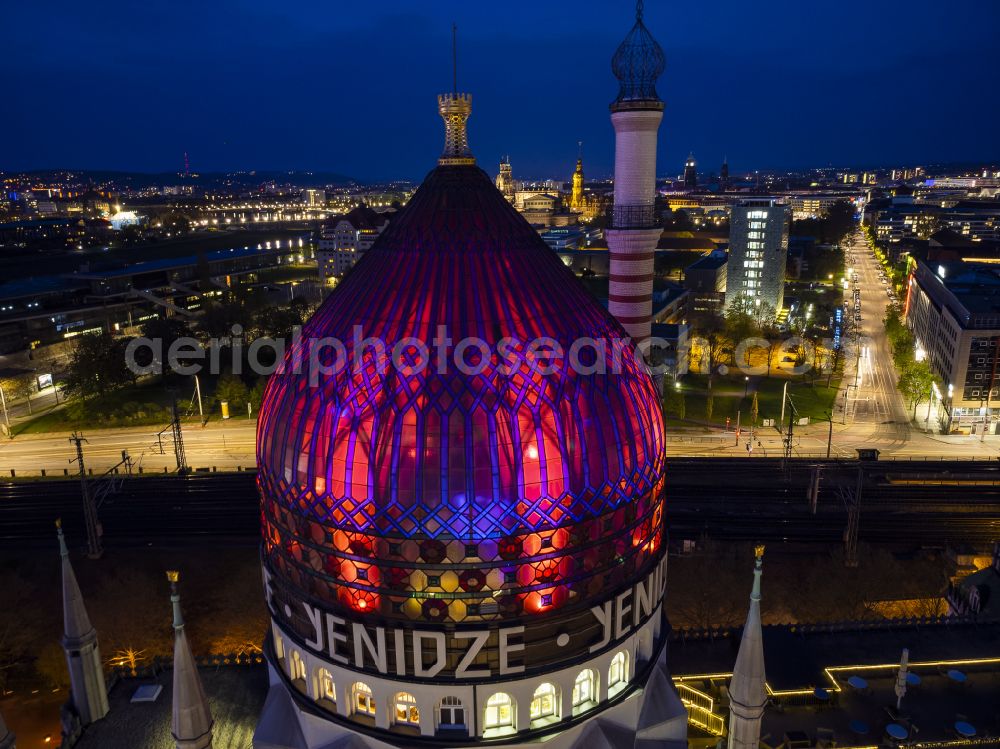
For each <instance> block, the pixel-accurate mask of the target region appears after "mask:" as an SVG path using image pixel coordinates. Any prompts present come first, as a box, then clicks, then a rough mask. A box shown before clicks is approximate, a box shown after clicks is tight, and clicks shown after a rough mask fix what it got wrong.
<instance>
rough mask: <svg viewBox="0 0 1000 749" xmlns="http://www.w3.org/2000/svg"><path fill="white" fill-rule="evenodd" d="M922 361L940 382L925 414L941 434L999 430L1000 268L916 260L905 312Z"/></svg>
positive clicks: (919, 415)
mask: <svg viewBox="0 0 1000 749" xmlns="http://www.w3.org/2000/svg"><path fill="white" fill-rule="evenodd" d="M904 317H905V321H906V324H907V326H909V328H910V330H912V331H913V337H914V338H915V339H916V346H917V359H918V360H922V359H926V360H927V361H929V362H930V365H931V368H932V369H933V370H934V373H935V374H936V375H937V376H938V378H939V379H940V381H941V382H942V383H943V387H942V388H940V389H939V390H938V391H937V392H935V393H934V397H933V398H932V399H931V402H930V403H929V405H928V406H927V411H926V413H925V412H924V411H923V408H921V412H920V413H918V414H917V416H918V418H920V417H923V418H924V419H925V420H926V421H927V422H928V423H929V425H930V426H940V428H941V429H943V430H944V431H945V432H960V433H964V434H979V433H981V432H982V430H983V429H984V428H985V429H986V430H987V431H988V432H989V433H990V434H994V433H996V431H997V428H996V425H997V421H998V419H1000V377H998V373H1000V370H998V357H997V347H998V344H1000V266H998V265H995V264H985V263H965V262H944V263H930V262H925V261H919V262H918V263H917V266H916V269H915V270H914V272H913V274H912V275H911V276H910V281H909V290H908V293H907V300H906V307H905V313H904Z"/></svg>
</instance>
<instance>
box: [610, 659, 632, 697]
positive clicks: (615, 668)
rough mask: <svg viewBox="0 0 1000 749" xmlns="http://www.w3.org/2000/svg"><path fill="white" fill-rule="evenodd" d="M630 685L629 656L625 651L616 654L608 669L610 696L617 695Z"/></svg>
mask: <svg viewBox="0 0 1000 749" xmlns="http://www.w3.org/2000/svg"><path fill="white" fill-rule="evenodd" d="M627 683H628V654H627V653H625V652H624V651H621V652H618V653H615V657H614V658H612V659H611V666H610V668H608V694H609V695H611V694H617V693H618V692H620V691H621V690H622V689H624V688H625V685H626V684H627Z"/></svg>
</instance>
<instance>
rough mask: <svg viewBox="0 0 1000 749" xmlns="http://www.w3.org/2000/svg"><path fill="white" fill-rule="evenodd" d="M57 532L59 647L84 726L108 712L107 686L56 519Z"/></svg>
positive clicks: (71, 701) (71, 702) (93, 637)
mask: <svg viewBox="0 0 1000 749" xmlns="http://www.w3.org/2000/svg"><path fill="white" fill-rule="evenodd" d="M56 532H57V533H58V535H59V554H60V555H61V556H62V596H63V639H62V646H63V650H65V651H66V666H67V667H68V669H69V681H70V704H71V705H72V708H73V710H74V711H75V713H76V716H75V717H77V718H79V721H80V723H79V725H80V726H87V725H90V724H91V723H93V722H94V721H96V720H100V719H101V718H103V717H104V716H105V715H107V714H108V687H107V683H106V682H105V680H104V669H103V668H102V667H101V651H100V648H99V647H98V645H97V631H96V630H95V629H94V627H93V626H92V625H91V623H90V617H89V616H87V609H86V607H85V606H84V605H83V595H81V593H80V586H79V585H78V584H77V582H76V575H75V574H74V573H73V565H72V564H70V561H69V550H68V549H67V548H66V538H65V537H64V536H63V532H62V523H61V522H59V521H56Z"/></svg>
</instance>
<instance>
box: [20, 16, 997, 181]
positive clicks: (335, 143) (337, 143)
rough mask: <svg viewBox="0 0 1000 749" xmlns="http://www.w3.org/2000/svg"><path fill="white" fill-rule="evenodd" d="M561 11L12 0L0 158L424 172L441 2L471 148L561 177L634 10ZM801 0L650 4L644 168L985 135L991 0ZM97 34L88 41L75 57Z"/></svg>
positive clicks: (913, 156)
mask: <svg viewBox="0 0 1000 749" xmlns="http://www.w3.org/2000/svg"><path fill="white" fill-rule="evenodd" d="M573 10H575V11H576V12H575V13H573V14H572V16H569V15H568V14H567V8H566V7H564V6H561V7H553V8H534V7H530V8H529V7H528V6H527V5H525V4H517V5H515V6H513V8H510V9H508V8H507V7H506V6H505V8H504V10H503V11H500V10H496V9H491V8H479V7H476V8H465V7H462V6H460V5H459V4H455V3H443V4H437V5H435V6H433V7H432V8H421V9H419V10H414V9H412V8H407V7H406V6H404V5H402V4H399V3H389V4H383V5H382V6H380V7H379V8H377V9H375V10H374V12H373V9H371V8H363V9H360V8H359V9H354V8H347V9H343V8H339V9H337V10H336V11H333V10H330V9H328V8H324V7H322V6H312V7H304V8H302V9H301V12H300V13H298V14H295V15H288V14H285V15H279V14H276V13H273V12H271V11H270V10H269V9H268V8H267V6H264V5H259V4H251V5H250V6H248V7H247V8H245V9H241V11H240V13H236V11H235V9H234V8H225V7H223V8H214V9H211V10H206V9H199V10H198V11H197V15H193V16H192V15H187V14H176V15H174V14H163V13H159V12H158V11H157V10H156V9H155V8H154V9H136V10H134V11H133V12H131V13H130V14H129V15H128V16H121V17H115V19H114V21H113V22H111V23H109V22H108V21H107V20H106V18H107V16H106V15H103V14H100V13H98V14H95V15H94V16H93V18H91V17H89V16H84V15H82V14H80V15H78V11H77V10H76V9H74V8H73V7H72V6H66V7H65V8H63V9H61V10H58V9H57V13H56V14H55V15H52V16H50V17H49V18H50V19H51V18H55V19H57V20H55V21H52V20H47V21H43V19H42V18H41V17H40V16H38V14H37V13H38V12H37V11H36V10H34V9H32V8H30V7H26V6H25V7H18V8H14V9H12V10H11V13H12V19H11V20H12V23H10V24H9V25H7V29H8V30H9V31H8V34H10V32H11V31H15V32H16V29H18V28H23V27H25V26H27V25H38V24H39V23H45V25H46V27H47V28H48V29H49V30H50V33H49V34H47V35H46V36H45V37H42V38H39V39H35V40H32V43H31V44H30V45H29V44H27V42H26V41H25V40H24V39H16V38H10V39H6V40H5V46H6V47H7V49H8V50H9V55H10V57H11V59H13V60H14V62H13V68H14V70H15V71H16V72H19V74H18V75H15V76H13V77H12V79H11V86H10V90H9V92H8V97H9V98H11V99H12V100H14V101H16V102H18V103H19V106H17V107H15V108H13V109H12V111H11V113H10V114H9V116H8V117H7V118H6V120H5V122H4V124H3V125H2V126H0V130H2V131H3V132H5V135H6V138H5V140H7V142H16V143H18V144H19V148H18V149H17V152H16V153H8V155H7V158H6V159H5V160H4V162H5V163H4V167H5V169H10V170H16V169H43V168H73V169H115V170H124V171H143V172H160V171H179V170H180V169H181V168H182V165H183V158H184V153H185V152H186V153H188V154H189V157H190V162H191V168H192V170H194V171H201V172H208V171H231V170H240V169H259V170H268V169H281V170H285V169H289V170H316V171H334V172H338V173H341V174H345V175H348V176H351V177H353V178H356V179H358V180H362V181H372V180H384V179H391V178H406V179H419V178H420V177H421V176H422V175H423V174H424V173H425V172H426V171H427V170H428V169H429V168H430V166H431V164H430V163H427V160H426V158H424V154H426V153H428V152H433V149H434V148H435V147H436V146H437V145H438V143H437V141H438V140H439V137H440V136H439V133H437V132H436V129H435V127H436V123H435V118H434V116H433V111H434V110H433V95H434V94H435V93H436V92H438V91H441V90H446V89H448V88H450V84H451V59H450V58H451V55H450V39H449V36H450V34H449V32H450V27H451V23H452V21H454V22H455V23H457V24H458V26H459V75H458V77H459V86H460V87H461V88H464V89H466V90H469V91H471V92H472V93H473V96H474V98H475V102H476V116H474V117H473V119H472V120H471V121H470V138H471V141H472V144H473V146H474V150H475V152H476V154H477V157H478V158H479V162H480V164H481V165H484V166H487V167H491V166H492V165H493V164H494V163H495V162H496V161H497V160H498V159H499V157H500V155H502V154H510V156H511V160H512V162H513V166H514V170H515V174H516V173H517V172H518V165H519V164H521V165H524V167H525V169H524V170H522V171H523V173H525V176H536V175H543V174H548V175H559V174H562V173H563V172H565V173H566V175H567V177H568V175H569V174H570V173H571V172H572V168H573V164H574V162H575V159H576V155H577V141H580V140H582V141H583V142H584V160H585V164H586V166H587V173H588V176H591V175H592V176H594V177H600V176H606V175H610V172H611V160H612V131H611V128H610V127H609V125H608V123H607V120H606V119H605V116H604V114H605V112H606V111H607V110H606V107H607V105H608V103H609V102H610V101H611V99H612V98H613V96H614V90H615V84H614V78H613V76H612V75H611V72H610V70H609V69H608V65H607V58H606V50H608V49H613V48H614V45H615V44H616V43H617V39H618V37H619V36H620V35H621V34H622V33H624V31H626V30H627V28H626V26H627V24H624V23H623V22H622V20H623V19H622V17H621V12H620V11H621V8H620V7H614V6H612V4H610V3H598V2H584V3H578V4H576V5H574V6H573ZM810 11H811V12H812V13H814V15H813V16H812V17H810V16H807V15H806V12H805V10H804V9H799V8H798V7H797V6H795V5H793V4H789V3H777V4H770V5H768V6H766V7H754V8H752V9H751V8H743V7H741V6H737V5H728V4H727V5H726V6H725V7H723V8H720V12H719V13H715V14H712V15H711V16H709V15H708V14H705V13H703V12H698V11H697V10H694V9H687V8H673V7H670V6H668V5H667V4H665V3H660V2H650V3H647V7H646V20H647V24H648V26H649V27H650V29H651V31H652V32H653V33H654V34H656V35H657V37H658V38H659V39H660V41H661V44H662V45H663V47H664V51H665V54H666V61H667V76H666V77H665V79H664V82H663V84H662V89H663V90H662V92H661V95H662V97H663V99H664V101H665V102H666V111H665V115H664V139H663V140H664V143H663V147H662V148H661V149H660V154H659V158H658V162H657V173H658V174H675V173H680V171H681V170H682V168H683V162H684V157H685V156H686V155H687V153H688V152H690V151H693V152H694V154H695V157H696V159H697V161H698V164H699V169H700V170H701V171H703V172H705V173H709V172H713V171H717V170H718V167H719V166H720V165H721V162H722V158H723V156H728V159H729V163H730V167H731V169H732V170H733V172H734V173H739V172H741V171H748V170H752V169H793V168H806V167H818V166H823V165H826V164H828V163H829V164H838V165H839V164H869V163H871V164H874V163H889V162H894V163H913V164H916V163H926V162H934V161H937V162H971V163H975V162H977V161H978V160H980V159H987V160H989V159H991V158H994V157H995V156H996V154H995V153H993V152H992V149H993V147H992V144H991V139H990V135H991V133H990V129H989V126H988V123H990V122H992V121H994V120H995V118H996V115H997V114H998V109H1000V105H997V104H996V103H995V102H992V101H990V100H989V97H985V96H979V95H977V94H976V92H977V91H988V90H992V89H993V88H995V85H996V83H997V82H998V81H1000V74H998V73H997V71H996V69H995V66H991V65H989V64H988V63H989V61H988V57H987V56H988V45H987V42H988V36H987V34H988V33H989V32H988V30H989V29H990V28H993V27H994V26H995V24H994V23H992V22H990V21H989V16H995V14H996V10H994V9H981V8H976V7H974V6H973V5H972V4H971V3H958V4H953V5H951V6H949V7H948V8H947V9H941V8H938V7H937V6H935V5H934V4H931V3H927V2H921V3H911V4H909V5H907V6H906V8H905V12H904V10H903V9H900V8H898V7H897V8H884V7H878V8H875V9H871V10H868V11H867V15H866V16H865V19H864V21H862V20H860V19H858V18H856V17H854V16H851V15H849V14H847V13H845V12H844V11H843V10H840V9H819V10H818V11H817V10H815V9H810ZM93 19H99V20H96V21H95V20H93ZM720 19H722V20H723V21H724V23H720ZM497 29H502V31H501V32H499V33H495V32H496V30H497ZM931 33H933V34H934V36H933V45H934V46H933V47H932V52H931V53H928V51H927V41H926V40H927V38H928V37H929V35H930V34H931ZM213 40H214V41H213ZM748 40H752V41H750V42H748ZM748 46H749V48H750V49H748ZM92 48H100V49H101V50H102V55H101V57H100V58H99V59H98V60H96V61H93V62H92V63H91V64H89V65H80V64H79V60H80V59H85V58H86V57H87V56H88V55H90V54H91V52H90V51H89V50H90V49H92ZM373 51H374V53H375V54H373ZM417 62H419V64H415V63H417ZM754 81H758V82H760V83H761V85H759V86H758V85H755V84H754V83H753V82H754ZM765 83H766V85H764V84H765ZM692 84H693V85H692ZM934 90H947V91H948V92H949V100H950V101H952V102H961V103H962V106H963V108H964V116H963V117H962V129H963V137H962V138H961V139H957V138H954V137H953V135H954V129H955V124H954V123H955V120H954V119H953V118H944V117H938V116H932V114H933V113H931V114H928V112H927V111H926V109H927V108H929V107H931V106H933V102H932V100H931V99H930V98H929V95H928V92H931V91H934ZM151 93H155V95H151ZM362 102H363V103H362ZM424 110H426V114H427V116H421V112H422V111H424ZM68 111H72V112H74V113H75V116H74V118H73V122H72V126H70V127H68V126H67V122H66V118H65V113H66V112H68ZM373 112H377V115H378V116H372V113H373ZM745 112H752V113H753V114H754V116H753V117H752V118H747V117H745V116H744V114H741V113H745ZM261 113H266V114H264V115H263V116H262V114H261ZM128 123H131V124H128ZM806 124H807V126H805V127H804V125H806ZM289 128H292V129H293V130H294V131H295V132H296V137H295V138H288V137H287V133H288V132H289ZM359 144H360V146H361V147H358V146H359ZM428 149H431V150H430V151H429V150H428Z"/></svg>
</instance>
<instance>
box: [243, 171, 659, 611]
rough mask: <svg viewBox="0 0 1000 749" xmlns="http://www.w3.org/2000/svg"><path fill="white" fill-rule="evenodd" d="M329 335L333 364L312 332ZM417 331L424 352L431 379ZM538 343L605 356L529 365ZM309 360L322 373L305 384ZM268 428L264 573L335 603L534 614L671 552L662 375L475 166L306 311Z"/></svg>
mask: <svg viewBox="0 0 1000 749" xmlns="http://www.w3.org/2000/svg"><path fill="white" fill-rule="evenodd" d="M441 326H443V328H442V327H441ZM442 333H443V334H444V335H446V336H447V337H448V338H450V339H451V341H452V343H451V345H450V348H449V349H448V357H447V360H446V361H445V366H442V365H441V359H442V357H439V356H438V355H437V352H438V349H437V348H436V346H435V343H434V339H435V337H436V336H439V335H441V334H442ZM467 337H473V338H476V339H480V340H481V341H483V342H484V343H485V344H486V347H487V349H484V350H481V349H480V348H479V347H477V346H475V345H468V346H466V347H465V348H466V352H465V356H464V361H465V362H466V365H467V366H466V372H464V373H463V372H461V371H459V368H458V367H457V366H456V365H455V364H454V361H453V357H454V352H455V350H456V347H457V346H458V344H459V342H460V341H462V339H465V338H467ZM330 338H334V339H338V340H339V341H341V342H342V343H343V346H344V351H342V352H340V355H341V356H342V358H341V359H340V361H341V362H346V365H345V366H344V367H342V368H340V369H339V371H334V370H336V369H337V367H336V365H335V357H336V356H337V355H338V353H337V351H336V349H335V347H333V346H331V345H330V344H329V342H328V341H327V342H326V343H324V342H320V341H318V339H330ZM362 338H376V339H380V340H381V341H384V342H385V344H386V347H387V351H388V353H391V352H392V350H393V347H394V346H396V345H397V344H398V343H399V342H401V341H403V342H404V344H402V345H403V346H405V348H404V349H400V350H401V351H403V352H404V356H403V359H404V360H405V361H406V362H407V363H408V364H409V365H410V367H411V368H410V369H407V368H406V367H403V368H397V367H396V366H393V364H392V363H388V365H387V366H385V367H383V368H382V370H381V372H380V371H379V370H380V368H379V366H378V362H377V360H378V356H377V353H376V350H375V348H374V347H373V346H371V345H369V346H367V347H365V348H364V350H363V351H364V352H363V354H361V355H359V356H356V352H357V351H358V350H360V348H361V347H360V346H359V345H358V342H359V341H360V339H362ZM408 338H412V339H417V340H419V341H423V342H426V345H427V347H428V348H429V357H430V361H429V364H428V366H427V367H426V368H423V369H422V371H418V370H420V367H418V366H417V364H418V363H419V362H422V361H426V359H424V358H422V357H421V356H420V355H419V353H418V351H419V349H418V347H417V346H416V345H408V346H407V345H406V343H405V339H408ZM539 338H548V339H552V340H554V341H555V342H558V343H559V345H560V346H561V347H562V349H563V351H564V352H569V350H570V348H571V346H572V345H573V343H574V341H577V340H578V339H595V340H597V341H599V342H600V341H603V342H605V351H604V352H603V354H601V353H600V352H599V349H598V348H597V347H595V346H592V345H589V344H587V345H584V346H582V347H581V348H579V349H578V350H579V360H580V361H579V362H576V363H577V364H578V366H576V367H574V366H573V362H572V361H571V359H572V357H570V356H569V355H566V356H563V357H561V358H555V357H552V358H546V357H544V356H542V357H536V358H535V359H534V366H533V364H532V358H531V352H530V351H529V343H530V342H532V341H534V340H535V339H539ZM502 339H507V341H508V342H507V343H506V345H505V344H504V343H503V342H502ZM614 342H618V343H617V344H616V343H614ZM409 343H411V344H412V343H413V341H410V342H409ZM321 349H322V351H321ZM344 354H346V356H343V355H344ZM311 358H314V359H317V360H318V361H320V362H321V363H322V364H323V365H324V366H325V367H326V371H327V372H329V373H328V374H320V375H318V376H315V375H313V376H312V378H311V376H310V365H309V361H310V359H311ZM359 362H360V365H359ZM616 366H617V367H618V368H619V371H620V372H621V374H615V373H614V371H615V367H616ZM602 368H603V369H605V370H606V373H605V374H601V373H599V371H600V370H601V369H602ZM550 369H551V371H549V370H550ZM313 370H314V371H315V368H313ZM595 370H596V371H595ZM589 372H593V373H589ZM311 379H313V380H315V383H314V384H312V383H311V382H310V380H311ZM258 431H259V433H258V466H259V485H260V491H261V497H262V511H263V524H264V550H263V552H264V562H265V565H266V566H267V567H268V568H269V569H270V571H271V574H273V575H275V576H277V577H280V578H281V579H282V580H283V581H284V582H285V583H287V584H290V585H292V586H294V588H296V589H297V590H298V593H299V594H301V595H303V596H306V597H308V598H310V599H312V600H318V601H321V602H323V603H324V604H325V605H327V606H329V604H334V605H336V606H347V607H350V608H351V609H353V610H355V611H359V610H362V611H366V612H373V613H374V612H379V613H381V614H383V615H385V616H389V617H402V618H408V619H423V620H438V621H462V620H466V619H470V618H471V619H476V618H480V619H495V618H498V617H504V616H507V615H511V614H515V615H516V614H520V613H521V612H523V611H529V612H544V611H546V610H549V609H556V608H560V607H564V606H569V605H572V604H573V603H574V602H577V603H581V604H582V603H583V602H584V600H585V599H586V597H588V596H589V595H590V594H593V593H599V592H601V591H602V590H606V589H607V587H608V586H613V585H617V584H623V583H625V582H627V581H628V580H630V579H631V578H633V577H635V576H636V575H638V574H639V573H640V572H641V570H644V569H647V568H648V567H649V566H651V565H652V564H653V563H654V562H655V559H654V558H659V556H660V554H661V553H662V550H661V549H660V546H661V534H662V530H661V525H662V523H661V519H662V518H661V515H662V485H663V482H662V477H663V469H664V434H663V423H662V416H661V412H660V405H659V399H658V397H657V392H656V389H655V387H654V384H653V382H652V380H651V378H650V377H649V375H648V374H647V372H646V371H645V368H644V367H643V365H642V364H641V363H640V361H639V359H638V358H637V354H636V352H635V349H634V348H633V346H632V344H631V343H630V342H628V340H627V338H626V335H625V333H624V331H623V330H622V329H621V327H620V326H619V324H618V323H617V322H616V321H615V320H614V319H613V318H612V317H611V316H610V315H609V314H608V312H607V311H606V310H605V309H604V308H603V307H602V306H601V305H600V304H598V303H597V302H596V301H595V300H594V299H593V298H592V297H591V296H590V295H589V294H588V292H587V291H586V290H585V289H584V288H583V287H582V285H581V284H580V282H579V281H578V280H577V279H576V278H575V277H574V275H573V274H572V273H571V272H570V271H569V270H568V269H567V268H566V267H565V266H564V264H563V263H562V262H561V260H560V259H559V257H558V255H556V253H555V252H553V251H552V250H551V249H549V247H548V246H546V244H545V243H544V242H543V241H542V240H541V239H540V238H539V236H538V233H537V232H536V231H535V230H534V229H533V228H532V227H531V226H530V225H529V224H528V223H527V222H526V221H525V220H524V219H523V218H522V217H521V215H520V214H519V213H518V212H517V211H516V210H515V209H514V208H513V207H512V206H511V205H510V203H508V202H507V200H506V199H505V198H504V197H503V195H502V194H501V193H500V192H499V191H498V190H497V189H496V187H495V186H494V185H493V182H492V181H491V180H490V178H489V177H488V176H487V175H486V173H485V172H483V171H482V170H481V169H479V168H478V167H476V166H475V165H473V164H459V165H451V164H444V165H440V166H438V167H437V168H436V169H434V170H433V171H432V172H431V173H430V174H429V175H428V176H427V178H426V179H425V181H424V183H423V184H422V186H421V187H420V188H419V189H418V190H417V192H416V193H415V194H414V196H413V198H412V199H411V200H410V202H409V203H408V204H407V206H406V207H405V208H404V209H403V211H402V212H401V213H400V215H399V216H398V217H397V218H396V219H395V220H393V221H392V222H391V223H390V225H389V227H388V228H387V229H386V230H385V232H384V233H383V234H382V236H381V237H380V238H379V239H378V240H377V242H376V243H375V245H374V246H373V247H372V248H371V249H370V250H369V251H368V252H367V253H365V254H364V256H363V257H362V258H361V260H360V261H359V262H358V263H357V265H356V266H355V267H354V269H353V270H352V271H351V272H350V273H349V274H348V275H347V277H346V278H344V280H343V281H342V282H341V283H340V285H339V286H338V287H337V288H336V289H335V290H334V291H333V293H332V294H331V295H330V296H329V297H328V298H327V300H326V301H325V302H324V304H323V305H322V307H321V308H320V309H319V310H318V311H317V312H316V313H315V315H313V317H312V318H311V319H310V321H309V322H308V323H307V324H306V326H305V327H304V330H303V332H302V340H301V341H300V342H299V343H298V344H297V345H295V346H294V347H293V348H292V349H290V350H289V352H288V353H287V355H286V357H285V361H284V366H283V369H282V370H279V372H277V373H275V374H274V375H273V376H272V377H271V379H270V382H269V383H268V387H267V390H266V393H265V396H264V402H263V406H262V409H261V414H260V421H259V427H258Z"/></svg>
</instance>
